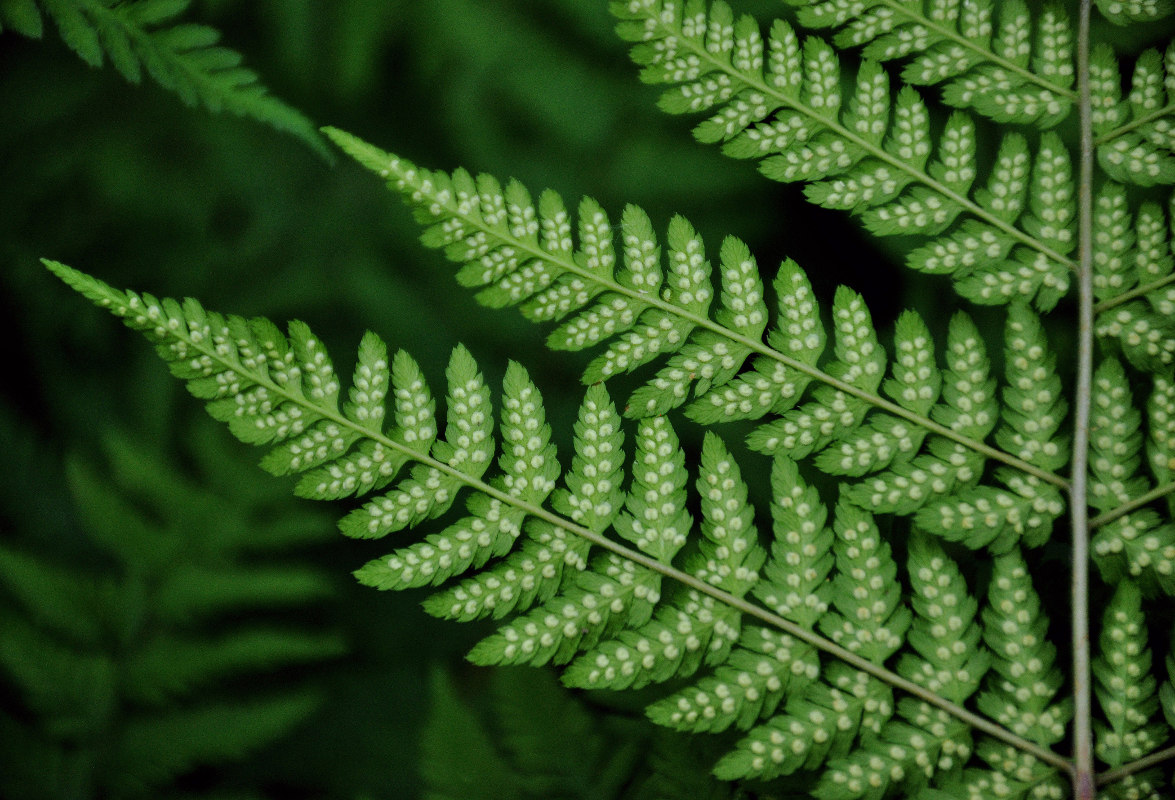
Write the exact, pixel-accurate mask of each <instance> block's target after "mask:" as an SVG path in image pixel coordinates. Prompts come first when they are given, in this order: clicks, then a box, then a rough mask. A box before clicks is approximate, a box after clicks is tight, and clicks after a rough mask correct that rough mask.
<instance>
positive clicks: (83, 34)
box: [0, 0, 333, 161]
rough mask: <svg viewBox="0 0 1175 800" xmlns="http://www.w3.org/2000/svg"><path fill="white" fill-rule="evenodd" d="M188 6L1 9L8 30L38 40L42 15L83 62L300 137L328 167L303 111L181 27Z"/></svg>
mask: <svg viewBox="0 0 1175 800" xmlns="http://www.w3.org/2000/svg"><path fill="white" fill-rule="evenodd" d="M189 4H190V0H130V2H119V1H118V0H15V1H14V2H6V3H4V4H3V6H2V7H0V30H3V29H4V28H5V27H7V28H10V29H12V30H14V31H15V32H17V33H21V34H24V35H25V36H32V37H35V38H39V37H40V36H41V35H42V33H43V29H44V23H43V21H42V17H41V14H42V12H43V13H44V14H45V15H46V16H48V17H49V18H50V19H51V20H53V22H54V23H56V25H57V29H58V31H59V32H60V34H61V38H62V40H63V41H64V42H65V43H66V44H67V45H68V46H69V48H70V49H71V50H73V51H74V52H75V53H77V54H78V56H80V57H81V59H82V60H83V61H85V62H86V63H87V64H89V65H90V66H92V67H100V66H102V64H103V62H105V61H107V60H109V61H110V63H111V65H113V66H114V68H115V69H116V70H118V72H119V74H121V75H122V76H123V77H124V78H126V80H127V81H129V82H130V83H134V84H138V83H141V82H142V80H143V73H144V72H146V73H147V74H148V75H149V76H150V77H151V79H152V80H154V81H155V82H156V83H158V84H159V85H160V86H162V87H163V88H164V89H167V90H168V91H170V92H173V93H175V94H176V95H178V96H179V98H180V99H181V100H183V102H184V103H185V104H186V105H189V106H195V105H199V106H202V107H204V108H205V109H207V110H208V111H211V112H212V113H219V112H221V111H227V112H229V113H230V114H235V115H236V116H239V117H247V118H249V119H253V120H256V121H258V122H261V123H264V124H266V125H269V126H270V127H272V128H275V129H277V130H279V131H283V132H285V133H288V134H291V135H292V136H295V137H297V138H298V139H301V140H302V141H303V142H305V143H306V144H308V145H309V146H310V147H311V148H313V149H314V151H315V152H317V153H318V154H319V155H320V156H322V157H323V158H325V159H327V160H328V161H329V160H331V159H332V158H333V154H332V153H331V151H330V149H329V148H328V147H327V146H326V143H325V142H324V141H323V140H322V137H321V136H320V135H319V133H318V131H317V130H316V129H315V126H314V125H313V124H312V123H311V122H310V120H308V119H307V118H306V117H305V116H304V115H303V114H302V113H301V112H300V111H298V110H296V109H294V108H293V107H291V106H289V105H287V104H286V103H284V102H283V101H281V100H279V99H277V98H276V97H274V96H272V95H270V94H269V93H268V91H267V90H266V88H265V87H264V86H263V85H262V84H261V83H260V79H259V77H258V75H257V73H255V72H253V71H252V70H250V69H247V68H245V67H242V66H241V55H240V54H239V53H237V52H236V51H234V50H230V49H229V48H227V47H224V46H223V45H221V44H220V43H219V42H220V33H219V32H218V31H216V30H215V29H213V28H210V27H208V26H206V25H197V24H192V23H180V22H178V21H177V20H178V18H179V16H180V15H181V14H182V13H183V12H184V11H185V10H187V7H188V5H189Z"/></svg>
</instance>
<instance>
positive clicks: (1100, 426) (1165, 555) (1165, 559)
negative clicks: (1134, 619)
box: [1089, 359, 1175, 594]
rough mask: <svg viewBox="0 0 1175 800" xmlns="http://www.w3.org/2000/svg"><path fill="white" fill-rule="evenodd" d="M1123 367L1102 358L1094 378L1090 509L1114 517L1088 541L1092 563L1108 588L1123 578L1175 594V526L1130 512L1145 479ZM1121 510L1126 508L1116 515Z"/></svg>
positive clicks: (1146, 482)
mask: <svg viewBox="0 0 1175 800" xmlns="http://www.w3.org/2000/svg"><path fill="white" fill-rule="evenodd" d="M1132 402H1133V395H1132V392H1131V390H1130V386H1129V382H1128V381H1127V378H1126V374H1125V371H1124V370H1123V368H1122V365H1121V364H1120V363H1119V362H1117V361H1116V360H1113V359H1107V360H1105V361H1103V362H1102V364H1101V365H1100V366H1099V367H1098V369H1097V372H1096V373H1095V374H1094V389H1093V409H1094V412H1093V417H1092V420H1091V424H1092V426H1093V430H1094V431H1095V434H1094V435H1093V437H1092V438H1091V440H1090V462H1089V466H1090V505H1092V506H1093V507H1094V508H1097V509H1101V510H1103V511H1107V512H1115V513H1114V514H1113V515H1112V516H1110V517H1107V519H1106V521H1105V522H1104V524H1101V525H1100V526H1099V527H1098V530H1097V533H1096V535H1095V536H1094V537H1093V541H1092V545H1093V547H1092V549H1093V556H1094V563H1096V564H1097V565H1098V568H1099V569H1100V570H1101V571H1102V574H1103V576H1105V577H1106V579H1107V580H1108V581H1110V582H1111V583H1117V582H1118V580H1117V579H1118V578H1119V577H1123V576H1126V575H1129V576H1131V577H1132V578H1135V579H1141V580H1142V581H1143V585H1145V586H1146V587H1148V589H1153V588H1156V587H1157V588H1159V589H1161V590H1162V591H1163V592H1164V593H1166V594H1172V593H1175V582H1173V581H1172V578H1171V575H1172V570H1175V563H1172V562H1173V561H1175V525H1172V524H1171V523H1170V522H1164V521H1162V520H1160V518H1159V515H1158V514H1157V513H1155V512H1154V511H1153V510H1151V509H1148V508H1145V507H1144V508H1141V509H1137V508H1135V505H1136V504H1135V502H1134V501H1135V500H1136V499H1138V498H1140V497H1143V496H1145V494H1146V492H1147V491H1148V490H1149V489H1150V480H1149V478H1148V477H1147V476H1146V475H1143V474H1140V472H1139V468H1140V466H1141V461H1142V455H1143V451H1142V448H1143V443H1142V434H1141V433H1140V431H1139V425H1140V424H1141V421H1142V420H1141V415H1140V414H1139V413H1138V411H1136V410H1135V409H1134V408H1133V406H1132V405H1131V403H1132ZM1120 508H1124V509H1128V511H1127V512H1126V513H1119V512H1118V511H1117V510H1118V509H1120Z"/></svg>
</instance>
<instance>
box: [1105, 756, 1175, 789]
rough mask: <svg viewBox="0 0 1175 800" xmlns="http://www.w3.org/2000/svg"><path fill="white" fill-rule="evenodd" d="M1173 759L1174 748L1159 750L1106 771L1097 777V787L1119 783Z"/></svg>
mask: <svg viewBox="0 0 1175 800" xmlns="http://www.w3.org/2000/svg"><path fill="white" fill-rule="evenodd" d="M1173 758H1175V747H1168V748H1167V749H1165V750H1159V751H1158V752H1156V753H1151V754H1150V755H1149V756H1146V757H1145V758H1140V759H1138V760H1137V761H1131V762H1130V763H1129V764H1123V765H1122V766H1120V767H1115V768H1114V769H1108V770H1106V771H1105V772H1103V773H1102V774H1101V775H1098V776H1097V784H1098V786H1105V785H1107V784H1110V783H1113V782H1114V781H1120V780H1122V779H1123V778H1125V777H1126V776H1128V775H1133V774H1134V773H1136V772H1142V771H1143V770H1144V769H1149V768H1150V767H1153V766H1155V765H1156V764H1162V763H1163V762H1164V761H1170V760H1171V759H1173Z"/></svg>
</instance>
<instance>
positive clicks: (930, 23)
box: [881, 0, 1077, 101]
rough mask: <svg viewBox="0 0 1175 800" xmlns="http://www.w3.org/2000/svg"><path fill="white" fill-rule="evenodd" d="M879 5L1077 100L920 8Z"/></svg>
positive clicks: (895, 1)
mask: <svg viewBox="0 0 1175 800" xmlns="http://www.w3.org/2000/svg"><path fill="white" fill-rule="evenodd" d="M881 5H883V6H885V7H886V8H888V9H889V10H890V11H892V12H894V13H895V14H898V15H901V16H904V17H907V18H908V19H910V20H912V21H914V22H917V23H918V24H919V25H921V26H922V27H924V28H926V29H927V30H930V31H933V32H934V33H936V34H938V35H939V36H941V37H942V38H944V39H947V40H949V41H950V42H951V43H952V44H957V45H958V46H959V47H962V48H964V49H966V50H970V51H971V52H973V53H975V54H976V55H978V56H979V57H980V58H982V59H983V60H984V61H988V62H991V63H992V64H995V65H997V66H999V68H1000V69H1004V70H1007V71H1008V72H1011V73H1014V74H1015V75H1016V76H1017V77H1020V78H1023V79H1024V80H1025V81H1026V82H1027V83H1035V84H1036V85H1037V86H1039V87H1040V88H1042V89H1048V90H1049V91H1050V92H1056V93H1057V94H1059V95H1063V96H1064V97H1066V98H1067V99H1069V100H1070V101H1076V100H1077V92H1075V91H1073V90H1072V89H1070V88H1069V87H1067V86H1061V85H1059V84H1056V83H1053V82H1052V81H1050V80H1047V79H1046V78H1044V77H1042V76H1040V75H1037V74H1036V73H1035V72H1033V71H1032V70H1030V69H1025V68H1024V67H1022V66H1020V65H1019V64H1017V63H1016V62H1014V61H1010V60H1008V59H1006V58H1004V57H1003V56H1001V55H1000V54H999V53H995V52H992V51H991V50H990V49H987V48H983V47H980V46H979V44H978V43H976V42H975V41H974V40H972V39H969V38H967V37H966V36H962V35H960V34H959V32H958V31H957V30H952V29H951V28H950V27H949V26H947V25H943V24H942V23H940V22H937V21H935V20H934V19H932V18H931V17H929V16H927V15H926V14H921V13H917V12H916V11H915V8H918V7H920V6H916V7H911V6H910V5H909V4H907V3H903V2H900V0H882V2H881Z"/></svg>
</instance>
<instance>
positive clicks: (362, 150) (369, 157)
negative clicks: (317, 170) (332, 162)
mask: <svg viewBox="0 0 1175 800" xmlns="http://www.w3.org/2000/svg"><path fill="white" fill-rule="evenodd" d="M321 130H322V133H323V134H324V135H325V136H326V137H327V138H328V139H330V140H331V141H332V142H334V143H335V145H337V146H338V148H339V149H340V150H342V151H343V152H344V153H346V154H347V155H349V156H350V157H351V158H353V159H355V160H356V161H358V162H359V163H360V164H362V165H363V166H365V167H367V168H368V169H369V170H371V171H372V172H374V173H376V174H377V175H379V176H381V177H383V178H388V177H390V175H391V172H392V170H396V169H398V168H399V166H400V164H401V160H400V159H399V158H397V157H396V156H394V155H392V154H391V153H387V152H384V151H383V150H380V149H379V148H378V147H376V146H375V145H372V144H368V143H367V142H365V141H363V140H362V139H360V138H359V137H358V136H353V135H352V134H349V133H347V132H346V131H342V130H339V129H338V128H331V127H326V128H322V129H321Z"/></svg>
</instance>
